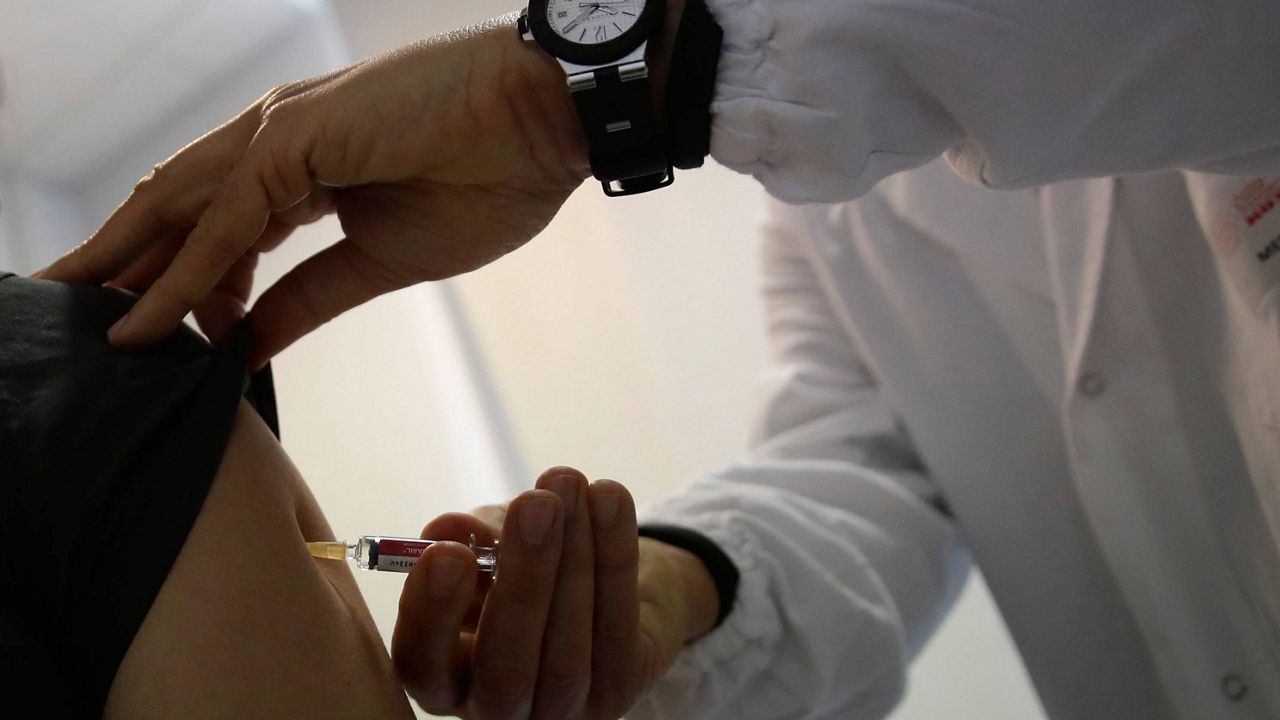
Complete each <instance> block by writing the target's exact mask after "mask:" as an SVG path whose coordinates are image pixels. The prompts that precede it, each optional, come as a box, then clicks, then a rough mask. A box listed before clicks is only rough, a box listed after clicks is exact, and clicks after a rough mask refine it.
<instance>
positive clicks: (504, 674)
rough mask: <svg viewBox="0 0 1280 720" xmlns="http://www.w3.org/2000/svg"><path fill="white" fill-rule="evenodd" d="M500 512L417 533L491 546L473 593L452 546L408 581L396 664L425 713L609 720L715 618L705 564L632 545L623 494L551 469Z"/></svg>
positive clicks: (466, 557)
mask: <svg viewBox="0 0 1280 720" xmlns="http://www.w3.org/2000/svg"><path fill="white" fill-rule="evenodd" d="M537 487H538V489H536V490H532V491H529V492H527V493H524V494H523V495H521V496H519V497H518V498H516V499H515V500H513V501H512V502H511V504H510V506H509V509H507V508H488V509H484V510H482V511H480V512H479V513H478V514H479V515H481V516H482V517H484V518H487V519H488V520H490V521H492V522H486V521H485V520H482V519H480V518H478V517H475V516H471V515H462V514H456V513H455V514H449V515H442V516H441V517H439V518H437V519H436V520H434V521H432V522H431V523H430V524H429V525H427V527H426V528H425V529H424V530H423V537H432V538H454V539H458V540H465V539H466V538H467V537H468V536H469V535H470V534H471V533H475V534H476V536H477V540H478V541H479V542H480V543H482V544H485V543H490V542H492V541H493V540H494V539H495V538H496V537H497V535H498V533H499V530H498V527H497V523H500V524H501V525H502V529H501V543H500V545H499V550H500V561H499V573H498V580H497V581H496V582H494V583H493V584H492V585H491V586H487V587H486V586H483V585H481V586H480V587H479V588H478V589H477V578H476V573H475V559H474V557H473V556H472V554H471V552H470V551H469V550H468V549H467V548H466V547H464V546H463V545H460V544H457V543H438V544H436V545H433V546H432V547H430V548H428V550H427V551H426V552H425V553H423V556H422V558H421V559H420V560H419V561H418V564H417V565H416V566H415V568H414V570H413V572H412V573H410V575H409V577H408V578H407V579H406V581H405V587H404V592H403V594H402V596H401V599H400V615H399V617H398V618H397V620H396V628H395V633H394V635H393V638H392V643H391V654H392V658H393V659H394V660H395V664H396V668H397V670H398V671H399V673H400V677H401V680H402V681H403V682H404V683H405V687H406V689H407V690H408V692H409V695H410V696H411V697H413V698H414V700H416V701H417V702H418V704H419V705H421V706H422V708H423V709H424V710H426V711H427V712H430V713H433V714H443V715H457V716H458V717H462V718H470V719H475V720H507V719H514V718H519V719H520V720H524V719H525V718H546V719H548V720H604V719H609V720H612V719H614V718H618V717H620V716H621V715H622V714H623V713H625V712H627V710H629V709H630V708H631V706H632V705H634V704H635V702H636V700H638V699H639V698H640V696H641V695H642V694H643V693H644V691H645V690H646V689H647V688H648V687H649V685H650V683H651V682H652V681H653V680H654V679H656V678H658V677H660V676H661V675H662V674H663V673H664V672H665V671H666V669H667V668H668V667H669V666H670V664H671V662H672V661H673V660H674V659H675V657H676V655H677V653H679V651H680V648H681V647H682V646H683V645H684V643H685V642H686V641H688V640H690V639H692V638H694V637H697V636H699V635H701V634H703V633H705V632H706V631H707V630H709V629H710V628H711V626H712V624H713V623H714V622H715V617H716V612H717V610H718V607H717V603H718V602H719V599H718V596H717V595H716V591H715V586H714V585H713V584H712V583H711V579H710V577H709V576H707V573H706V570H705V568H703V566H702V564H701V562H700V561H699V560H698V559H697V558H696V557H694V556H692V555H691V554H689V553H687V552H685V551H683V550H680V549H678V548H674V547H671V546H668V545H664V544H662V543H659V542H656V541H652V540H648V539H640V540H639V542H637V536H636V518H635V505H634V504H633V502H632V500H631V496H630V494H629V493H628V492H627V491H626V489H625V488H624V487H622V486H621V485H619V484H617V483H614V482H611V481H608V480H601V481H598V482H595V483H593V484H591V485H590V486H588V485H587V481H586V478H585V477H583V476H582V474H581V473H579V472H577V471H576V470H572V469H570V468H553V469H551V470H548V471H547V472H546V473H544V474H543V475H542V477H541V478H539V480H538V484H537Z"/></svg>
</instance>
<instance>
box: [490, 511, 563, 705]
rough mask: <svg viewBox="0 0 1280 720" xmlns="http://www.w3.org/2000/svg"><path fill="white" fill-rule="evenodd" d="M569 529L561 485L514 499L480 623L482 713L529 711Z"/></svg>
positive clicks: (503, 531)
mask: <svg viewBox="0 0 1280 720" xmlns="http://www.w3.org/2000/svg"><path fill="white" fill-rule="evenodd" d="M563 536H564V507H563V503H562V502H561V500H560V498H559V497H558V496H557V495H556V494H555V493H552V492H549V491H547V490H531V491H529V492H526V493H524V494H522V495H520V496H519V497H517V498H516V499H515V500H514V501H512V503H511V507H510V511H509V514H508V515H507V518H506V522H505V524H504V526H503V529H502V545H501V547H502V572H501V573H500V574H499V576H498V580H497V581H496V582H495V583H494V584H493V587H492V588H490V590H489V596H488V598H487V599H486V601H485V606H484V612H483V614H482V615H481V618H480V625H479V628H478V629H477V631H476V641H475V651H474V652H475V655H474V660H473V662H474V665H475V667H474V671H473V672H474V674H473V676H472V683H471V695H472V698H471V708H472V710H473V714H474V716H475V717H476V718H477V720H500V719H504V720H505V719H507V718H521V719H523V718H527V717H528V716H529V712H530V710H531V709H532V705H533V693H534V687H535V679H536V678H537V677H538V668H539V664H540V661H541V656H542V642H543V630H544V628H545V626H546V621H547V616H548V613H549V612H550V609H551V600H552V596H553V594H554V592H555V588H556V574H557V567H558V565H559V563H560V550H561V545H562V541H563Z"/></svg>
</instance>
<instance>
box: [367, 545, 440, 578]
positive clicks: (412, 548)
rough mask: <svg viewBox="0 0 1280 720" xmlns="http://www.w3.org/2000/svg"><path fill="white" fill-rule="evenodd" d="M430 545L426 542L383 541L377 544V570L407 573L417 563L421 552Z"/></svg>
mask: <svg viewBox="0 0 1280 720" xmlns="http://www.w3.org/2000/svg"><path fill="white" fill-rule="evenodd" d="M430 545H431V543H428V542H412V541H406V540H387V539H383V540H381V541H379V542H378V569H379V570H389V571H392V572H409V571H410V570H412V569H413V566H414V565H415V564H416V563H417V562H418V557H419V556H420V555H422V551H423V550H426V549H427V547H429V546H430Z"/></svg>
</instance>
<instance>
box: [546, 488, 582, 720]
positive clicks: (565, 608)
mask: <svg viewBox="0 0 1280 720" xmlns="http://www.w3.org/2000/svg"><path fill="white" fill-rule="evenodd" d="M537 486H538V487H539V488H543V489H546V490H550V491H552V492H554V493H555V494H556V495H557V496H559V497H560V501H561V503H562V504H563V506H564V516H565V520H564V543H563V546H562V548H561V551H560V567H559V572H558V573H557V575H556V586H555V594H554V595H553V596H552V602H551V610H550V612H549V613H548V614H547V622H546V635H545V637H544V638H543V642H542V661H541V663H540V665H539V669H538V681H537V684H536V686H535V688H534V705H533V715H532V717H534V718H555V719H557V720H558V719H561V718H576V717H578V716H579V713H581V712H582V710H583V709H584V707H585V705H586V701H587V694H588V693H589V692H590V689H591V617H592V604H593V603H594V602H595V552H594V548H593V547H592V539H591V516H590V511H589V510H588V507H587V479H586V477H584V476H583V475H582V473H580V472H578V471H577V470H574V469H572V468H564V467H560V468H553V469H551V470H548V471H547V472H545V473H543V474H542V477H541V478H539V479H538V484H537Z"/></svg>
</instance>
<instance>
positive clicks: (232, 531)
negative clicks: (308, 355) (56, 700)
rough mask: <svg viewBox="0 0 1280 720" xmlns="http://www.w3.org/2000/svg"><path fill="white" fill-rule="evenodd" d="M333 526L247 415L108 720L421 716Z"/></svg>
mask: <svg viewBox="0 0 1280 720" xmlns="http://www.w3.org/2000/svg"><path fill="white" fill-rule="evenodd" d="M332 539H333V532H332V531H331V530H330V529H329V525H328V523H327V522H326V521H325V519H324V515H323V514H322V513H321V512H320V509H319V507H317V505H316V502H315V499H314V498H313V497H312V495H311V493H310V491H309V490H308V489H307V487H306V484H305V483H304V482H303V480H302V478H301V477H300V476H299V474H298V471H297V470H296V469H295V468H294V467H293V464H292V463H291V462H290V461H289V459H288V457H287V456H286V455H285V453H284V450H283V449H282V448H281V447H280V445H279V443H277V442H276V440H275V438H274V437H273V436H272V435H271V433H270V431H269V430H268V429H267V428H266V426H265V425H263V423H262V421H261V420H260V419H259V418H258V416H257V414H256V413H255V412H254V411H253V410H252V409H250V408H249V407H248V406H247V405H244V404H242V405H241V408H240V410H239V412H238V414H237V417H236V422H235V427H234V430H233V433H232V436H231V440H230V443H229V445H228V447H227V451H226V454H225V456H224V459H223V463H222V466H221V468H220V469H219V471H218V474H217V477H216V479H215V480H214V481H213V485H212V487H211V488H210V492H209V495H208V497H207V499H206V500H205V504H204V507H203V509H202V510H201V512H200V515H199V516H198V518H197V519H196V522H195V524H194V525H193V527H192V529H191V533H190V535H189V536H188V538H187V542H186V544H185V545H184V546H183V549H182V552H181V553H180V554H179V556H178V559H177V561H176V563H175V564H174V566H173V568H172V569H171V570H170V572H169V576H168V578H167V579H166V580H165V583H164V585H163V587H162V588H161V590H160V593H159V595H158V596H157V597H156V599H155V602H154V603H153V604H152V607H151V609H150V611H149V612H148V613H147V617H146V620H145V621H144V622H143V624H142V627H141V628H140V629H139V630H138V633H137V635H136V636H135V637H134V640H133V643H132V645H130V647H129V651H128V653H127V654H126V655H125V657H124V660H123V662H122V663H121V665H120V668H119V671H118V672H117V674H116V678H115V681H114V683H113V684H112V687H111V692H110V694H109V695H108V698H107V704H106V708H105V710H104V712H103V717H104V718H107V720H115V719H117V718H119V719H120V720H125V719H128V720H146V719H148V718H156V719H157V720H159V719H161V718H175V717H182V718H191V719H193V720H199V719H201V718H250V717H264V718H265V717H273V718H333V719H334V720H338V719H344V720H345V719H350V718H404V719H409V718H412V717H413V712H412V710H411V709H410V707H409V703H408V700H407V699H406V697H405V694H404V690H403V688H402V686H401V684H400V681H399V679H398V678H397V677H396V675H395V672H394V669H393V667H392V664H391V660H390V657H389V656H388V654H387V650H386V647H385V646H384V644H383V642H382V639H381V637H380V636H379V634H378V631H377V629H376V627H375V626H374V623H373V618H372V617H371V616H370V615H369V610H368V608H367V607H366V606H365V603H364V599H363V598H362V597H361V595H360V593H359V590H358V589H357V587H356V584H355V579H354V578H353V577H352V575H351V571H350V569H349V568H348V567H347V566H346V564H345V563H340V562H333V561H317V560H315V559H313V558H312V557H311V556H310V555H309V554H308V553H307V550H306V546H305V545H304V543H305V542H308V541H313V540H332Z"/></svg>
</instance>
